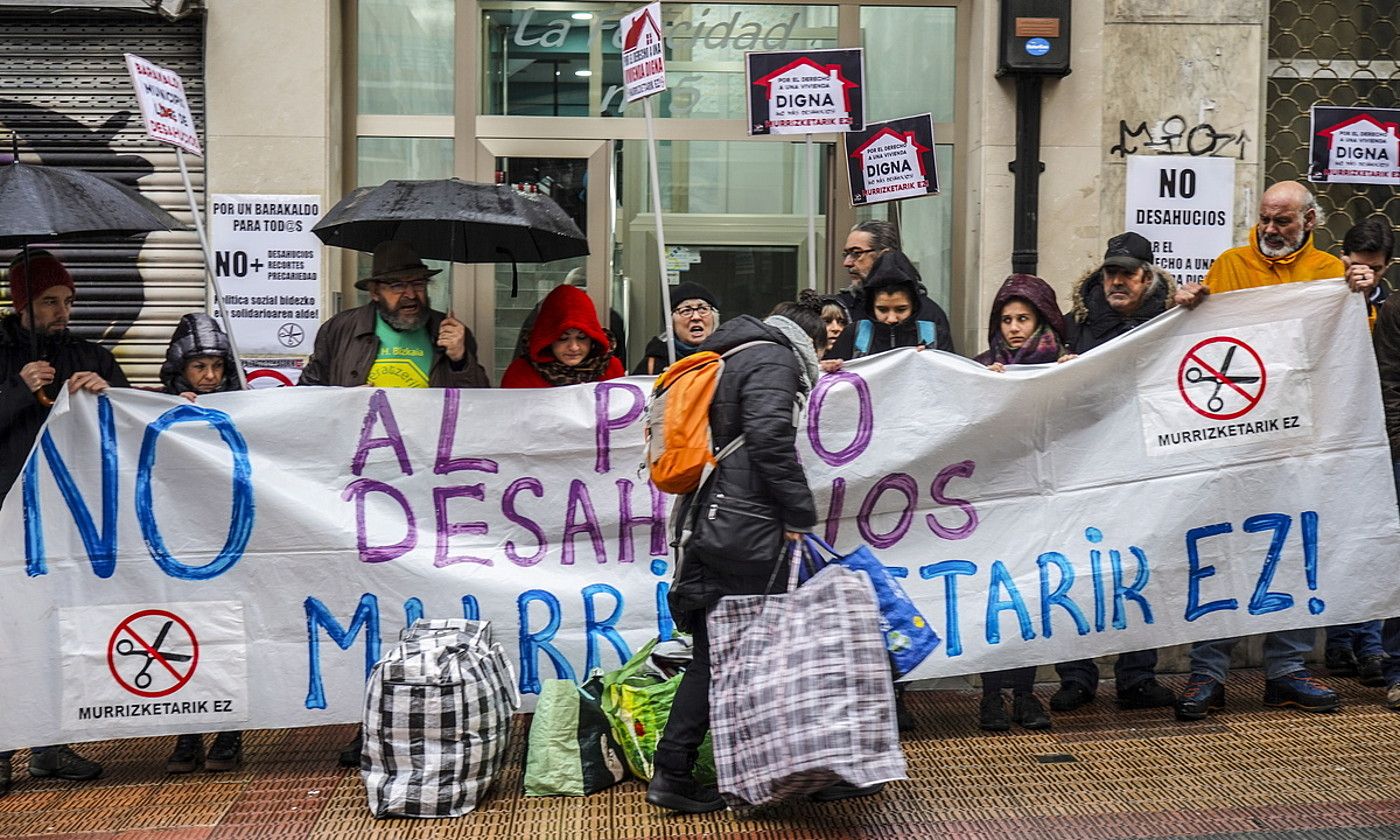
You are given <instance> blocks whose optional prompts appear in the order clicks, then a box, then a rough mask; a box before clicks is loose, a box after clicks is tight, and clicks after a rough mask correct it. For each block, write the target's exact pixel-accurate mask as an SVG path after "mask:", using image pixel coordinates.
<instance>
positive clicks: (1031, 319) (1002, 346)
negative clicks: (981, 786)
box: [976, 274, 1069, 732]
mask: <svg viewBox="0 0 1400 840" xmlns="http://www.w3.org/2000/svg"><path fill="white" fill-rule="evenodd" d="M987 341H988V343H989V344H990V345H991V347H990V348H989V349H988V350H987V352H985V353H983V354H982V355H980V356H978V357H977V359H976V361H978V362H981V363H982V364H984V365H986V366H987V367H989V368H991V369H992V370H995V371H997V372H1001V371H1003V370H1005V369H1006V367H1007V366H1008V365H1039V364H1051V363H1054V362H1058V361H1060V359H1061V358H1063V357H1064V356H1066V355H1068V354H1069V349H1068V348H1067V347H1066V346H1065V319H1064V316H1063V315H1061V314H1060V306H1059V303H1058V302H1057V301H1056V300H1055V290H1054V289H1052V288H1050V284H1049V283H1046V282H1045V281H1044V280H1041V279H1040V278H1039V277H1035V276H1034V275H1030V274H1013V275H1011V276H1010V277H1008V278H1006V282H1005V283H1002V284H1001V289H1000V290H999V291H998V292H997V296H996V298H995V299H994V300H993V301H992V318H991V322H990V324H989V325H988V328H987ZM1008 688H1009V689H1011V695H1012V698H1011V699H1012V706H1011V714H1010V715H1008V714H1007V713H1006V701H1005V699H1004V698H1003V696H1002V692H1003V690H1004V689H1008ZM1034 690H1035V666H1034V665H1032V666H1029V667H1026V668H1011V669H1009V670H1005V671H995V672H992V673H989V674H983V675H982V704H981V707H980V708H979V710H978V716H977V723H978V725H979V726H980V727H981V728H983V729H986V730H988V731H992V732H999V731H1005V730H1007V729H1010V728H1011V724H1012V722H1013V721H1014V722H1016V723H1017V724H1020V725H1021V727H1023V728H1025V729H1049V728H1050V716H1049V715H1048V714H1046V712H1045V708H1044V707H1043V706H1041V705H1040V701H1039V700H1037V699H1036V698H1035V693H1034Z"/></svg>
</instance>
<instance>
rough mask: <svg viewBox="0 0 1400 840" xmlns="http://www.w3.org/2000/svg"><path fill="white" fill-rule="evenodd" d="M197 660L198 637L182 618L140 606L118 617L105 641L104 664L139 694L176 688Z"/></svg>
mask: <svg viewBox="0 0 1400 840" xmlns="http://www.w3.org/2000/svg"><path fill="white" fill-rule="evenodd" d="M198 664H199V640H198V639H196V638H195V635H194V630H192V629H191V628H190V625H189V624H187V623H186V622H185V620H184V619H182V618H180V616H178V615H176V614H175V613H173V612H168V611H166V610H155V609H151V610H141V611H140V612H137V613H133V614H131V615H129V616H127V617H126V618H124V619H122V620H121V621H120V622H119V623H118V624H117V629H115V630H113V631H112V637H111V639H109V640H108V641H107V667H108V668H110V669H111V671H112V677H113V678H114V679H115V680H116V681H117V684H118V685H120V686H121V687H122V688H124V689H126V690H127V691H129V692H131V693H132V694H135V695H138V696H140V697H164V696H165V695H167V694H173V693H174V692H176V691H179V690H180V689H181V688H183V687H184V686H185V684H186V683H188V682H189V681H190V677H193V676H194V670H195V666H197V665H198Z"/></svg>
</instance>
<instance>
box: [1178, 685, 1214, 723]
mask: <svg viewBox="0 0 1400 840" xmlns="http://www.w3.org/2000/svg"><path fill="white" fill-rule="evenodd" d="M1223 708H1225V683H1223V682H1220V681H1219V680H1217V679H1216V678H1214V677H1208V676H1206V675H1205V674H1192V675H1191V677H1190V678H1189V679H1187V680H1186V688H1184V689H1182V690H1181V696H1180V697H1179V698H1177V701H1176V719H1177V720H1204V719H1205V717H1206V715H1208V714H1210V713H1211V712H1213V711H1215V710H1216V709H1223Z"/></svg>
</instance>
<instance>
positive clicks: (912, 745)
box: [0, 671, 1400, 840]
mask: <svg viewBox="0 0 1400 840" xmlns="http://www.w3.org/2000/svg"><path fill="white" fill-rule="evenodd" d="M1165 681H1166V682H1168V684H1170V685H1172V687H1173V688H1179V686H1180V683H1181V679H1180V678H1167V679H1166V680H1165ZM1333 684H1334V685H1336V686H1337V687H1338V688H1339V689H1341V690H1342V691H1343V694H1344V696H1345V698H1346V705H1345V706H1344V708H1343V709H1342V711H1340V712H1338V713H1334V714H1327V715H1307V714H1302V713H1296V712H1285V711H1275V710H1266V709H1264V708H1263V706H1262V705H1261V703H1260V697H1261V695H1262V693H1263V681H1262V678H1261V676H1260V675H1259V673H1258V672H1248V671H1246V672H1237V673H1236V674H1235V675H1233V676H1232V680H1231V684H1230V708H1229V709H1227V710H1226V713H1224V714H1221V715H1218V716H1215V717H1212V718H1211V719H1210V720H1208V721H1203V722H1200V723H1196V724H1179V723H1177V722H1175V721H1174V720H1173V719H1172V718H1171V712H1170V710H1149V711H1139V712H1119V711H1117V710H1116V709H1115V708H1114V706H1113V704H1112V702H1111V699H1110V698H1111V697H1112V686H1111V684H1110V685H1107V686H1105V687H1104V688H1103V689H1101V690H1100V698H1101V699H1100V700H1099V701H1098V702H1096V703H1094V704H1092V705H1091V706H1089V707H1086V708H1085V709H1083V710H1081V711H1079V712H1075V713H1073V714H1060V715H1055V726H1054V729H1053V730H1051V731H1050V732H1047V733H1029V732H1024V731H1014V732H1010V733H999V734H994V735H989V734H984V733H981V732H979V731H978V730H977V729H976V723H975V715H976V708H977V695H976V694H975V693H973V692H971V691H929V692H911V693H910V694H909V695H908V697H909V700H910V706H911V708H912V709H913V710H914V712H915V715H916V717H917V718H918V719H919V722H920V727H919V730H918V731H917V732H915V733H912V734H911V735H910V736H909V737H906V739H905V748H906V755H907V756H908V759H909V776H910V778H909V781H907V782H900V783H897V784H892V785H890V786H888V787H887V788H886V790H885V792H884V793H882V794H881V795H879V796H875V797H869V798H866V799H858V800H849V801H847V802H844V803H832V804H826V805H817V804H813V803H808V802H795V803H788V804H783V805H780V806H776V807H773V808H769V809H765V810H762V811H759V812H755V813H747V814H743V815H737V814H734V813H720V814H709V815H704V816H699V817H672V816H667V815H663V814H661V813H660V812H658V811H656V810H655V809H653V808H650V807H649V806H647V805H646V803H645V802H644V800H643V788H642V786H641V784H639V783H637V782H627V783H625V784H622V785H619V786H618V787H615V788H613V789H611V790H608V791H605V792H603V793H600V794H596V795H594V796H590V797H586V798H578V799H567V798H558V799H527V798H525V797H523V796H522V795H521V773H522V769H521V768H522V758H523V754H524V739H523V737H521V738H516V739H515V740H514V742H513V744H512V747H511V752H510V757H509V760H508V763H507V767H506V769H505V771H504V772H503V774H502V776H501V778H500V779H499V780H498V782H497V784H496V786H495V788H494V790H493V792H492V794H491V796H490V797H489V798H488V800H487V801H486V802H485V803H484V804H483V805H482V807H481V808H480V809H479V810H478V811H476V812H474V813H472V814H469V815H467V816H465V817H462V818H459V819H454V820H434V821H409V820H382V821H376V820H373V819H371V818H370V817H369V813H368V811H367V809H366V807H365V796H364V788H363V785H362V784H361V782H360V779H359V774H358V773H356V772H353V771H348V770H342V769H340V768H338V767H336V766H335V754H336V752H337V750H338V748H339V746H340V745H341V744H342V743H343V742H344V741H345V740H347V738H348V736H349V734H350V732H351V729H350V727H347V726H332V727H322V728H317V729H296V730H260V731H256V732H250V733H248V735H247V736H246V739H245V745H246V747H245V752H246V760H245V763H244V766H243V768H242V769H241V770H238V771H235V772H232V773H223V774H210V773H195V774H192V775H188V776H183V777H173V776H166V775H164V774H163V773H162V771H161V765H162V764H163V761H164V757H165V754H166V752H167V751H168V750H169V748H170V746H171V743H172V741H173V739H171V738H156V739H144V740H127V741H112V742H105V743H101V744H92V745H87V746H86V747H84V748H83V751H84V752H85V753H86V754H88V755H89V756H90V757H92V758H95V759H97V760H100V761H102V762H103V763H104V764H105V765H106V767H107V773H106V775H105V776H104V777H103V778H102V779H100V780H99V781H97V782H93V783H89V784H68V783H63V782H52V781H41V780H36V779H30V778H29V777H28V776H27V774H26V773H25V772H24V765H23V761H24V759H25V756H26V754H25V753H23V752H21V753H20V754H19V755H17V756H16V758H15V779H16V785H15V788H14V790H13V791H12V792H11V793H10V795H9V796H7V797H5V798H3V799H0V836H3V837H36V838H37V837H43V838H82V840H115V838H121V840H235V838H236V839H237V840H263V838H266V839H267V840H273V839H274V838H297V840H303V839H304V840H328V839H329V838H360V837H372V838H438V837H441V838H453V839H454V840H456V839H457V838H460V839H461V840H468V839H469V838H505V839H506V840H533V839H534V838H545V839H546V840H551V839H552V838H608V840H631V839H632V838H667V837H676V838H680V837H715V838H725V839H726V840H787V839H788V838H948V840H954V838H956V840H983V838H987V839H990V838H998V839H999V838H1072V840H1078V838H1086V840H1089V839H1090V838H1105V839H1107V838H1128V837H1153V838H1186V837H1194V838H1202V837H1209V838H1219V839H1220V840H1226V838H1228V840H1235V839H1236V838H1248V840H1262V838H1277V839H1278V840H1285V838H1286V840H1400V749H1397V743H1400V714H1396V713H1395V712H1391V711H1387V710H1386V709H1384V708H1383V707H1382V706H1381V705H1380V698H1381V692H1380V691H1379V690H1377V689H1365V688H1361V687H1359V686H1357V685H1356V684H1355V683H1352V682H1343V681H1340V680H1339V681H1334V682H1333ZM1040 691H1041V694H1042V697H1046V696H1048V693H1049V691H1050V687H1048V686H1042V687H1041V689H1040ZM524 725H525V721H524V720H523V719H522V720H521V721H520V723H519V731H520V732H521V733H522V734H523V727H524Z"/></svg>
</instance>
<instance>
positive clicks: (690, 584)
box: [671, 315, 817, 618]
mask: <svg viewBox="0 0 1400 840" xmlns="http://www.w3.org/2000/svg"><path fill="white" fill-rule="evenodd" d="M749 341H771V342H774V343H773V344H760V345H757V346H754V347H750V348H746V349H744V350H741V351H739V352H738V353H736V354H734V355H733V356H730V357H729V358H728V359H726V360H725V367H724V373H723V375H722V376H721V377H720V380H719V387H718V389H717V390H716V391H715V396H714V401H713V402H712V403H711V404H710V432H711V434H712V436H713V439H714V445H715V449H716V451H718V450H720V449H723V448H724V447H725V446H726V445H728V444H729V443H730V442H731V441H733V440H734V439H735V438H737V437H738V436H739V435H740V434H742V435H744V445H743V446H741V447H739V448H738V449H737V450H735V451H734V452H733V453H732V454H731V455H729V456H728V457H726V458H725V459H724V460H723V461H720V463H719V466H718V467H717V468H716V470H715V473H714V475H713V477H712V478H711V480H710V482H709V483H708V484H707V485H706V486H705V487H702V488H701V489H700V490H699V491H697V493H695V494H694V495H691V496H685V497H682V499H681V500H680V505H681V509H680V515H679V517H678V520H677V521H679V522H682V523H684V522H686V521H687V519H688V513H690V512H691V510H692V506H694V505H697V504H698V505H700V508H699V509H698V510H697V511H696V513H697V514H698V516H697V520H696V521H697V525H696V539H694V540H693V541H692V543H691V544H690V545H689V546H688V547H687V548H686V551H685V559H684V561H683V563H682V565H681V569H680V570H679V578H678V580H677V581H676V583H675V586H674V588H673V590H672V598H671V609H672V612H673V613H675V614H676V615H677V617H678V618H680V617H682V615H683V614H685V613H690V612H692V611H694V610H701V609H705V608H707V607H709V606H711V605H712V604H714V603H715V602H716V601H718V600H719V599H720V598H721V597H723V596H725V595H757V594H763V592H764V588H765V586H766V585H767V583H768V581H769V579H770V577H771V576H772V574H773V571H774V564H775V563H777V562H779V558H780V555H781V554H782V549H783V547H784V546H783V542H784V541H783V531H784V530H788V531H810V530H812V528H813V527H814V526H815V525H816V524H817V510H816V503H815V502H814V501H813V500H812V491H811V489H810V488H809V487H808V486H807V476H806V475H805V474H804V473H803V471H802V465H801V464H800V463H798V460H797V448H796V439H797V429H796V427H795V426H794V425H793V419H794V418H793V405H794V403H795V401H796V398H797V392H798V388H799V382H800V381H801V376H800V374H799V373H798V367H797V359H796V358H795V357H794V356H793V352H792V349H791V345H790V344H789V343H788V340H787V337H786V336H784V335H783V334H782V333H781V332H779V331H778V330H776V329H773V328H771V327H769V326H767V325H766V324H764V323H763V322H762V321H760V320H758V319H757V318H754V317H752V316H749V315H740V316H739V317H737V318H734V319H733V320H731V321H727V322H725V323H724V324H722V325H721V326H720V327H719V328H718V329H717V330H715V332H714V334H713V335H711V336H710V337H709V338H708V339H707V340H706V341H705V343H704V344H702V345H701V349H703V350H713V351H715V352H717V353H723V352H725V351H726V350H729V349H731V348H734V347H737V346H739V345H740V344H744V343H745V342H749ZM712 513H713V514H714V518H713V519H709V517H710V516H711V514H712ZM761 517H766V520H765V519H764V518H761ZM703 520H708V521H703ZM731 525H732V526H734V527H732V528H731ZM735 531H742V533H743V534H744V538H743V539H741V540H739V542H740V543H741V544H742V545H743V548H741V549H739V550H732V551H726V552H725V553H723V554H717V553H712V552H709V551H706V550H704V549H703V548H701V547H700V543H701V542H703V541H705V538H706V537H708V538H709V541H710V542H712V543H713V542H717V541H718V542H725V541H728V542H731V543H732V539H731V538H732V536H733V532H735ZM783 569H786V563H783ZM786 586H787V577H786V571H784V570H779V572H778V580H777V581H775V583H774V586H773V589H774V591H775V592H781V591H784V590H785V589H786Z"/></svg>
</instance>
